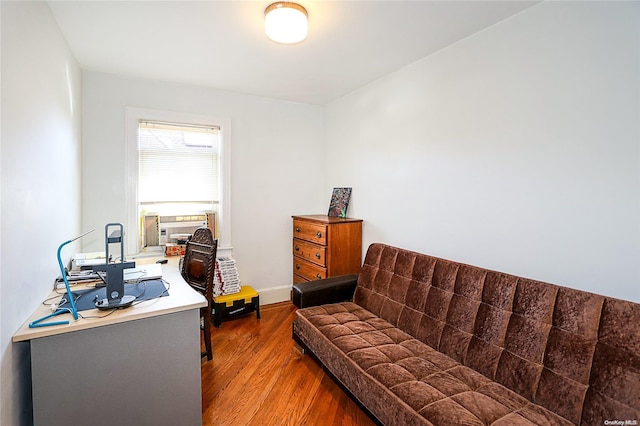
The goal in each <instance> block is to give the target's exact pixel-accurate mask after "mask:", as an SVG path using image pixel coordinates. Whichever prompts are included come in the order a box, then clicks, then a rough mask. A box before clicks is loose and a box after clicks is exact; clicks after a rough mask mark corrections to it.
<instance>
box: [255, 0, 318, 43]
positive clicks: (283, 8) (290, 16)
mask: <svg viewBox="0 0 640 426" xmlns="http://www.w3.org/2000/svg"><path fill="white" fill-rule="evenodd" d="M308 29H309V28H308V25H307V10H306V9H305V8H304V7H302V6H300V5H299V4H297V3H292V2H288V1H279V2H276V3H272V4H270V5H269V6H267V8H266V9H265V10H264V32H265V33H266V34H267V37H269V38H270V39H271V40H273V41H276V42H278V43H285V44H292V43H298V42H301V41H302V40H304V39H305V38H307V33H308Z"/></svg>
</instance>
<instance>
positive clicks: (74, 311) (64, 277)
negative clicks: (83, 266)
mask: <svg viewBox="0 0 640 426" xmlns="http://www.w3.org/2000/svg"><path fill="white" fill-rule="evenodd" d="M93 231H95V229H92V230H91V231H88V232H85V233H84V234H82V235H80V236H77V237H75V238H74V239H72V240H69V241H65V242H64V243H62V244H60V247H58V265H59V266H60V273H61V274H62V280H63V281H64V286H65V288H66V289H67V298H68V300H69V305H70V306H71V308H62V309H57V310H55V311H54V312H52V313H50V314H49V315H45V316H43V317H42V318H38V319H37V320H34V321H31V322H30V323H29V328H35V327H47V326H50V325H62V324H69V321H67V320H65V321H52V322H42V321H45V320H47V319H49V318H52V317H55V316H56V315H60V314H66V313H71V315H73V319H76V320H77V319H78V310H77V309H76V303H75V300H73V294H72V293H71V287H69V280H67V272H66V271H65V270H64V265H63V264H62V258H61V257H60V252H61V251H62V247H64V246H66V245H67V244H69V243H72V242H74V241H75V240H77V239H79V238H82V237H84V236H85V235H87V234H90V233H92V232H93Z"/></svg>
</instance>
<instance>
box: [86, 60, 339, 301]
mask: <svg viewBox="0 0 640 426" xmlns="http://www.w3.org/2000/svg"><path fill="white" fill-rule="evenodd" d="M82 96H83V101H82V105H83V132H82V135H83V158H82V164H83V178H82V179H83V184H84V187H83V202H82V206H83V213H82V218H83V220H82V223H83V226H84V227H85V228H86V229H92V228H95V229H96V230H97V231H96V232H95V233H94V234H93V235H94V237H93V238H86V239H85V245H84V249H85V250H87V251H101V250H104V231H103V230H104V225H105V224H106V223H109V222H121V223H126V211H125V197H124V195H125V193H124V191H125V170H124V165H125V108H126V107H138V108H147V109H156V110H165V111H175V112H179V113H191V114H198V115H208V116H213V117H222V118H228V119H230V122H231V197H230V198H231V217H232V224H231V226H232V228H231V243H232V245H233V256H234V258H235V259H236V260H237V262H238V270H239V273H240V279H241V280H242V282H243V283H245V284H249V285H251V286H253V287H254V288H255V289H256V290H258V291H260V292H261V302H262V303H268V302H275V301H281V300H286V299H288V297H289V290H290V286H291V280H292V272H291V215H294V214H310V213H317V212H320V211H323V210H324V209H326V208H327V205H328V200H329V196H330V193H329V194H327V196H326V197H325V198H326V200H324V199H323V197H322V195H323V193H322V172H323V165H324V146H323V131H324V130H323V129H324V110H323V108H321V107H318V106H311V105H303V104H295V103H290V102H282V101H276V100H271V99H265V98H259V97H255V96H248V95H241V94H235V93H229V92H224V91H219V90H213V89H207V88H203V87H196V86H187V85H182V84H174V83H163V82H157V81H149V80H139V79H133V78H121V77H117V76H113V75H108V74H102V73H96V72H85V74H84V78H83V91H82ZM176 178H177V179H179V177H176ZM125 232H126V230H125ZM274 288H275V289H276V290H275V292H274V293H270V291H269V290H273V289H274ZM274 298H275V299H274Z"/></svg>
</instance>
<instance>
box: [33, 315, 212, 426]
mask: <svg viewBox="0 0 640 426" xmlns="http://www.w3.org/2000/svg"><path fill="white" fill-rule="evenodd" d="M199 324H200V313H199V310H198V309H192V310H188V311H183V312H178V313H172V314H167V315H160V316H157V317H152V318H145V319H139V320H135V321H127V322H123V323H119V324H113V325H108V326H104V327H97V328H92V329H88V330H81V331H74V332H70V333H65V334H60V335H56V336H50V337H42V338H38V339H33V340H31V375H32V385H33V420H34V424H35V425H47V426H49V425H70V424H76V425H80V424H85V425H92V426H93V425H96V426H97V425H109V426H112V425H171V426H174V425H200V424H202V394H201V385H200V327H199Z"/></svg>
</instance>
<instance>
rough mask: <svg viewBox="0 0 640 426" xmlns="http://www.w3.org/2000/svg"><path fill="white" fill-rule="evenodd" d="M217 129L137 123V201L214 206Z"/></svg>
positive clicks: (217, 189) (218, 129)
mask: <svg viewBox="0 0 640 426" xmlns="http://www.w3.org/2000/svg"><path fill="white" fill-rule="evenodd" d="M219 138H220V128H219V127H212V126H199V125H191V124H178V123H164V122H158V121H143V120H141V121H139V125H138V150H139V168H138V170H139V176H138V201H139V202H140V204H149V203H151V204H152V203H185V202H193V203H207V204H211V203H217V202H218V201H219V199H220V198H219V188H218V187H219V185H218V169H219V161H218V154H219Z"/></svg>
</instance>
